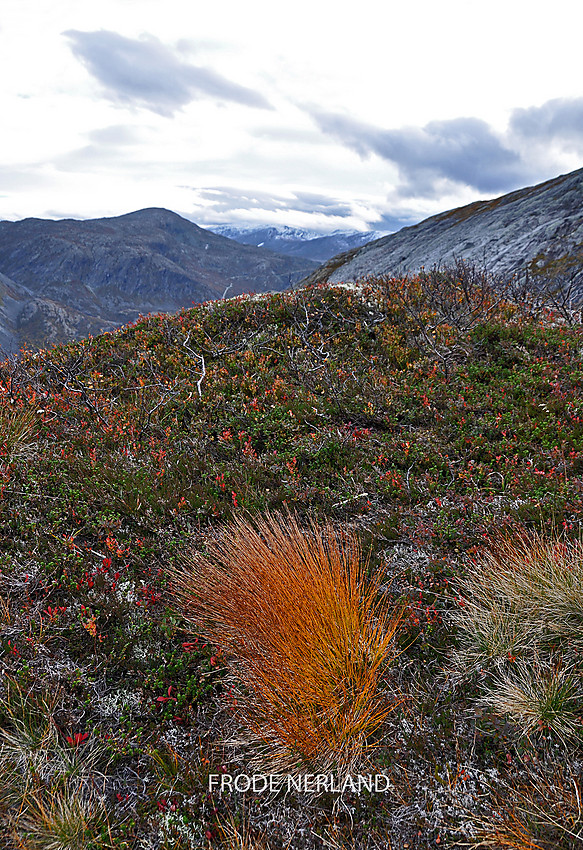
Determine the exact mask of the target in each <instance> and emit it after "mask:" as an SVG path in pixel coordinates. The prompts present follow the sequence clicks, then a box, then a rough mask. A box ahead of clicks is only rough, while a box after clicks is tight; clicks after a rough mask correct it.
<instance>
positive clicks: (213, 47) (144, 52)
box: [0, 0, 583, 231]
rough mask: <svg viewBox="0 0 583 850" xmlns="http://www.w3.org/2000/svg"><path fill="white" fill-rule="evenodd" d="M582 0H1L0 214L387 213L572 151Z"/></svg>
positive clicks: (244, 218)
mask: <svg viewBox="0 0 583 850" xmlns="http://www.w3.org/2000/svg"><path fill="white" fill-rule="evenodd" d="M582 25H583V6H581V4H579V3H578V2H575V0H554V2H553V3H552V4H533V3H532V0H524V2H523V0H489V2H488V3H477V2H473V0H439V2H435V0H408V1H407V2H404V0H399V2H395V1H394V0H383V2H381V1H380V0H359V2H357V3H350V4H344V5H342V4H339V3H338V2H337V0H335V2H331V0H294V2H293V3H285V2H279V3H275V2H273V0H270V2H266V1H265V2H264V0H246V2H241V0H214V2H213V3H209V2H204V3H202V2H197V0H99V2H88V0H1V5H0V66H1V67H0V70H1V76H0V106H1V114H2V132H1V133H0V151H1V154H2V155H1V157H0V218H4V219H11V220H14V219H20V218H25V217H28V216H37V217H43V218H63V217H74V218H93V217H98V216H109V215H118V214H122V213H125V212H129V211H131V210H135V209H140V208H143V207H150V206H158V207H166V208H168V209H172V210H174V211H176V212H178V213H180V214H181V215H184V216H186V217H187V218H189V219H191V220H192V221H195V222H197V223H199V224H201V225H203V226H204V225H205V224H213V223H221V222H225V223H231V222H233V223H256V222H257V223H276V224H289V225H292V226H300V227H309V228H314V229H317V230H322V231H326V230H333V229H337V228H341V229H368V228H374V229H378V230H394V229H397V228H398V227H400V226H402V225H403V224H407V223H412V222H415V221H419V220H421V219H422V218H425V217H426V216H428V215H431V214H433V213H436V212H439V211H442V210H445V209H450V208H452V207H455V206H458V205H460V204H463V203H468V202H470V201H474V200H477V199H480V198H488V197H495V196H496V195H500V194H503V193H505V192H508V191H511V190H512V189H516V188H519V187H522V186H526V185H531V184H534V183H538V182H541V181H542V180H545V179H548V178H550V177H554V176H557V175H558V174H561V173H565V172H568V171H571V170H573V169H575V168H579V167H582V166H583V74H582V60H581V45H580V40H581V31H582Z"/></svg>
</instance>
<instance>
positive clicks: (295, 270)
mask: <svg viewBox="0 0 583 850" xmlns="http://www.w3.org/2000/svg"><path fill="white" fill-rule="evenodd" d="M315 265H316V263H315V262H313V261H310V260H307V259H304V258H294V257H289V256H286V255H284V254H276V253H274V252H271V251H268V250H266V249H260V248H257V247H254V246H252V245H240V244H239V243H236V242H234V241H233V240H231V239H227V238H225V237H223V236H220V235H218V234H215V233H212V232H210V231H208V230H205V229H203V228H202V227H199V226H198V225H196V224H194V223H193V222H191V221H189V220H188V219H185V218H183V217H182V216H180V215H179V214H178V213H174V212H171V211H169V210H165V209H163V208H159V207H148V208H145V209H143V210H136V211H134V212H131V213H126V214H124V215H121V216H115V217H108V218H99V219H86V220H78V219H60V220H56V221H54V220H47V219H38V218H26V219H22V220H21V221H17V222H7V221H2V222H0V273H2V275H3V276H4V279H5V283H4V285H5V286H6V287H8V289H10V292H11V293H12V295H9V293H8V290H7V293H6V294H7V296H9V297H10V298H12V301H10V302H9V304H10V310H9V313H8V314H6V316H4V314H3V313H2V312H1V311H0V325H1V327H0V342H1V344H2V346H3V348H4V350H5V351H8V352H11V351H15V350H17V349H18V348H19V347H20V346H21V345H22V344H27V345H32V346H34V347H42V346H43V345H47V344H48V345H50V344H54V343H56V342H64V341H69V340H70V339H76V338H79V337H81V336H86V335H88V334H94V333H99V331H100V330H109V329H111V328H113V327H117V326H119V325H122V324H126V323H127V322H131V321H134V320H135V319H136V318H137V317H138V316H139V315H141V314H145V313H150V312H176V311H178V310H180V309H182V308H183V307H190V306H191V304H192V303H195V302H202V301H208V300H214V299H217V298H221V297H223V296H224V294H225V293H226V292H229V293H230V294H231V295H239V294H242V293H244V292H250V291H257V292H265V291H269V290H282V289H285V288H287V287H288V286H290V285H291V284H293V283H296V282H297V281H299V280H301V279H302V278H303V277H304V276H305V275H306V274H307V273H308V272H310V271H312V270H313V269H314V267H315ZM12 302H14V303H12Z"/></svg>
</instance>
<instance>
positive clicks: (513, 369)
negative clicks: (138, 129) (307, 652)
mask: <svg viewBox="0 0 583 850" xmlns="http://www.w3.org/2000/svg"><path fill="white" fill-rule="evenodd" d="M552 300H553V299H550V300H547V303H546V304H545V303H544V298H543V296H542V294H541V293H540V292H538V293H535V294H534V295H529V293H528V292H522V293H520V292H518V291H517V287H516V285H515V284H512V285H510V286H508V287H507V288H506V289H505V290H501V289H500V287H499V286H498V285H496V283H495V282H492V281H490V280H489V279H488V278H487V276H485V275H484V274H482V273H480V272H478V271H476V270H474V269H471V268H468V267H466V266H463V265H459V266H458V267H457V268H455V269H452V270H448V271H439V270H435V271H433V272H431V273H427V274H423V275H421V276H419V277H414V278H410V279H377V280H370V281H365V282H362V283H361V284H359V285H357V286H345V287H343V286H334V287H328V286H311V287H307V288H305V289H301V290H298V291H296V292H288V293H277V294H273V295H268V296H261V297H257V298H255V297H248V296H246V297H240V298H236V299H231V300H226V301H222V302H213V303H209V304H204V305H199V306H196V307H193V309H191V310H185V311H183V312H182V313H180V314H177V315H176V316H150V317H146V318H144V319H141V320H140V321H138V322H136V323H135V324H134V325H132V326H129V327H127V328H124V329H120V330H119V331H117V332H115V333H107V334H103V335H102V336H99V337H96V338H94V339H87V340H83V341H81V342H78V343H74V344H71V345H67V346H58V347H56V348H53V349H51V350H49V351H42V352H24V353H23V354H22V356H21V357H20V358H13V359H9V360H6V361H5V362H4V363H2V364H1V366H0V532H1V534H2V552H1V554H0V653H1V659H0V663H1V665H2V677H1V680H0V729H1V730H2V732H1V735H0V819H1V820H0V822H1V827H0V830H3V832H1V833H0V834H2V841H3V842H4V844H5V845H6V847H7V848H12V847H15V848H17V847H24V848H28V847H30V848H32V847H35V848H36V847H38V848H45V850H49V848H61V847H62V848H65V847H87V848H93V847H95V848H98V847H107V846H112V847H116V848H121V849H122V850H129V848H140V850H142V849H143V850H147V849H148V848H151V850H158V848H168V850H170V848H178V849H179V850H181V848H183V849H184V850H191V848H209V847H220V846H230V847H237V846H241V847H260V846H270V847H273V848H280V847H289V848H312V847H313V848H320V847H370V848H381V847H382V848H385V847H398V848H400V847H405V846H408V847H409V848H416V847H435V846H454V845H455V846H459V845H460V844H461V845H465V846H472V845H474V846H479V845H480V843H482V846H492V847H497V846H499V847H516V848H525V847H529V848H551V847H553V848H554V847H559V848H571V847H579V846H580V845H581V836H582V832H581V829H582V826H583V824H582V821H581V802H580V801H581V791H582V789H581V780H580V775H581V740H580V735H579V734H578V731H577V730H578V723H579V719H580V704H581V700H580V688H581V662H580V652H581V648H580V622H579V620H580V606H581V594H580V582H581V572H580V570H581V567H580V565H581V544H580V542H579V541H580V539H581V519H582V504H583V502H582V501H581V492H582V486H583V383H582V378H583V361H582V358H581V353H582V351H583V345H582V343H583V340H582V333H581V326H580V324H578V323H577V322H576V321H574V320H572V316H571V313H570V312H569V310H568V309H567V306H566V305H565V304H559V305H558V306H557V301H556V298H555V299H554V301H555V303H554V305H553V304H552V303H551V301H552ZM559 308H560V309H559ZM288 509H289V510H290V511H292V512H293V517H295V519H294V520H293V523H295V525H293V524H292V525H291V526H289V528H288V531H290V536H291V538H292V539H294V538H295V539H296V540H301V539H309V538H310V534H311V535H312V538H311V539H312V540H314V539H316V538H317V534H324V535H325V536H327V539H329V540H331V541H333V540H337V541H341V540H343V539H344V540H350V539H356V538H358V539H359V540H360V541H361V544H362V548H363V551H365V552H368V551H369V549H370V550H371V556H370V561H369V565H368V567H367V570H368V573H369V574H370V576H371V577H372V585H373V586H374V584H375V580H376V582H377V584H378V590H379V596H378V599H377V597H375V600H374V605H373V603H372V597H371V606H372V607H371V608H370V611H371V612H373V613H372V618H373V620H375V618H376V621H377V622H378V621H379V618H380V621H382V618H383V611H385V612H389V611H391V612H393V611H395V612H399V613H400V614H401V621H400V624H399V627H398V628H397V629H396V630H395V633H394V636H393V639H394V644H393V645H392V648H391V652H390V653H389V654H388V655H387V657H386V659H384V660H383V663H382V664H379V665H378V667H375V666H374V664H372V666H371V668H369V669H372V670H374V675H373V683H374V689H375V693H376V694H377V697H378V700H379V702H378V705H379V706H380V705H384V706H385V707H386V706H391V707H392V708H393V710H392V711H388V712H386V714H383V716H382V717H381V718H380V719H382V723H379V725H378V726H377V727H376V728H374V729H371V730H370V731H371V735H370V738H368V737H367V741H368V743H371V744H374V764H375V769H378V770H380V771H382V772H383V773H384V774H386V776H387V777H388V783H389V784H388V790H387V791H386V793H369V792H366V791H364V792H362V793H361V794H353V793H350V791H348V792H346V793H345V794H343V795H342V796H340V797H339V796H338V795H335V794H332V793H322V794H320V795H319V796H313V795H312V796H306V795H302V794H299V793H295V792H293V793H290V794H275V795H273V796H271V795H266V794H261V793H256V794H254V793H252V792H249V793H242V792H238V791H236V790H231V791H229V790H225V791H224V793H222V794H221V793H218V792H216V791H213V792H210V791H209V776H216V775H225V774H228V775H232V776H237V775H241V774H243V773H245V772H249V771H250V770H252V762H253V758H254V756H256V755H257V752H256V750H254V748H253V746H251V745H250V744H249V742H248V741H245V740H243V738H244V735H243V732H244V731H245V729H246V727H245V723H244V722H243V721H244V719H245V715H244V713H243V711H244V709H245V705H244V699H243V698H244V697H245V695H247V697H249V696H250V694H251V692H252V688H249V687H247V690H246V689H245V681H244V676H243V677H241V676H239V678H238V679H237V676H236V673H237V669H236V665H234V664H233V663H232V660H233V659H236V658H239V660H240V661H241V662H245V663H246V664H248V665H251V666H250V667H249V668H248V669H252V670H253V671H255V670H256V669H257V670H259V669H260V667H259V665H257V664H256V666H255V667H253V666H252V665H253V664H254V663H255V662H256V659H255V658H254V656H253V654H252V653H249V655H248V657H247V658H245V656H244V655H243V654H242V653H241V652H240V653H239V655H237V652H236V651H234V650H240V646H241V644H240V642H239V643H238V644H237V646H233V645H232V644H229V643H228V642H226V641H223V645H221V639H220V634H219V631H217V630H216V623H217V619H216V614H217V613H219V614H220V613H221V612H223V615H224V612H225V611H226V610H227V608H225V605H226V604H227V602H228V599H229V598H230V597H229V595H228V594H227V593H226V590H225V588H223V587H220V586H219V584H218V579H219V578H220V575H221V576H225V578H226V577H227V574H228V575H229V576H230V575H231V574H230V573H229V571H228V568H227V562H226V561H225V560H224V559H223V560H222V561H219V562H217V561H216V560H215V561H213V563H215V565H216V564H217V563H219V565H220V571H219V572H220V575H219V573H216V574H215V576H214V578H215V579H216V582H215V585H211V584H208V585H206V586H203V585H201V587H200V594H199V595H198V596H196V597H194V596H193V597H192V598H193V599H195V600H196V599H199V600H204V601H205V604H206V605H207V612H208V613H210V612H211V611H214V614H215V621H214V622H215V626H213V628H214V629H215V630H214V631H213V630H212V629H210V627H209V628H207V629H206V631H205V628H201V626H203V625H204V624H203V623H202V622H201V621H197V622H198V626H199V632H198V633H195V632H194V631H193V624H192V622H191V623H189V622H188V611H187V610H186V608H185V609H184V610H182V611H181V610H180V608H178V607H177V605H176V599H175V598H174V597H173V594H172V584H171V582H170V577H171V575H172V573H173V572H175V571H176V569H178V568H179V565H180V563H181V557H182V555H183V553H184V552H185V551H191V552H193V553H196V555H195V557H196V558H197V559H201V558H202V559H203V560H197V563H198V564H199V565H202V564H203V561H204V559H205V558H207V555H210V554H212V550H213V545H215V544H216V545H219V543H218V541H220V540H223V541H224V540H228V539H229V534H232V533H233V532H232V529H237V528H238V529H239V532H237V533H242V532H241V529H242V528H243V527H244V528H247V529H248V530H249V529H252V528H255V529H257V528H258V527H261V526H260V524H261V522H264V521H267V520H266V518H267V517H269V516H270V514H271V515H273V516H275V515H280V516H290V515H288V514H286V511H287V510H288ZM241 523H242V524H243V525H241ZM258 523H259V526H258ZM229 529H231V531H229ZM327 529H328V531H327ZM318 530H319V531H318ZM280 531H281V534H280V537H282V541H283V540H284V539H285V534H284V531H283V527H282V526H281V524H280ZM306 535H307V537H306ZM314 535H316V537H315V536H314ZM343 535H344V536H343ZM235 537H236V536H235ZM232 542H236V540H235V539H234V538H232ZM229 545H231V544H229ZM332 545H334V544H332ZM204 563H205V564H206V561H204ZM529 565H530V566H529ZM249 567H250V570H249V571H248V572H247V573H244V575H245V576H250V575H251V572H252V571H253V569H254V568H255V567H254V565H253V564H252V563H250V564H249ZM502 567H503V568H504V569H502ZM504 570H505V571H504ZM529 570H530V571H529ZM211 587H214V588H215V590H216V593H215V594H214V595H212V594H211V593H210V592H209V588H211ZM203 591H204V592H203ZM205 593H206V596H205ZM537 600H538V601H537ZM381 601H382V604H383V605H385V606H386V608H382V606H381V607H380V608H378V607H375V606H377V605H381ZM213 606H214V608H213ZM217 606H218V607H217ZM561 606H562V607H561ZM559 609H560V615H558V616H555V613H556V612H557V611H559ZM249 610H252V609H251V608H250V609H249ZM553 612H554V613H553ZM199 613H204V612H199ZM274 614H275V612H274ZM507 614H510V616H506V615H507ZM196 616H197V618H198V614H197V615H196ZM225 622H226V621H225V620H224V619H223V624H224V623H225ZM391 622H392V621H391V620H390V618H389V619H386V620H385V629H384V631H383V634H388V633H390V631H391V629H392V625H391ZM219 624H220V618H219ZM509 624H511V625H512V624H513V625H512V628H511V627H510V626H509ZM207 625H208V624H207ZM373 631H374V630H373ZM213 641H216V643H213ZM255 645H257V644H255ZM380 645H381V647H382V645H383V644H382V641H381V644H380ZM488 647H489V648H488ZM492 647H494V649H495V651H494V650H493V649H492ZM381 654H382V653H381ZM267 661H268V662H269V663H271V661H270V659H269V658H267ZM385 662H389V663H385ZM302 663H304V662H302ZM268 669H269V668H268ZM269 672H270V675H271V672H272V671H271V670H270V671H269ZM258 675H259V674H258ZM371 675H372V674H371ZM308 679H309V676H308ZM235 680H236V681H235ZM265 681H266V682H269V681H270V679H269V677H268V678H266V679H265ZM249 684H250V683H249V681H248V682H247V686H249ZM251 684H255V682H252V683H251ZM286 687H287V686H286ZM237 689H238V691H239V692H238V693H237ZM256 693H257V692H256ZM284 693H285V689H282V690H281V692H279V693H278V694H277V697H278V698H280V697H281V696H282V695H283V694H284ZM239 697H241V698H242V701H241V705H235V701H238V699H239ZM250 705H251V703H249V706H250ZM250 717H251V715H248V718H247V719H249V718H250ZM263 719H265V716H264V717H263ZM375 722H376V721H375ZM248 725H249V724H248ZM248 731H249V729H248V728H247V732H248ZM237 740H238V741H239V743H233V741H237ZM229 742H231V743H229ZM306 755H308V756H309V753H308V754H307V753H306V752H304V753H303V758H304V760H306V761H309V757H308V758H306ZM456 843H457V844H456Z"/></svg>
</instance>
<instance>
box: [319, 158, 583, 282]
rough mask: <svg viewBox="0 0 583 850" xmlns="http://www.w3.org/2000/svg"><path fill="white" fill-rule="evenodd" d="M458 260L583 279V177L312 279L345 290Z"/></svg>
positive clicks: (424, 227)
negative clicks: (355, 284) (360, 282)
mask: <svg viewBox="0 0 583 850" xmlns="http://www.w3.org/2000/svg"><path fill="white" fill-rule="evenodd" d="M455 259H463V260H467V261H469V262H472V263H475V264H476V265H479V266H481V267H485V268H486V269H487V270H488V271H490V272H493V273H495V274H499V275H509V274H512V273H515V272H521V271H526V270H528V271H529V273H530V274H531V275H540V276H546V277H550V278H554V277H560V276H561V275H569V274H571V273H572V272H578V271H579V270H580V271H581V273H582V278H583V169H579V170H578V171H573V172H571V173H570V174H565V175H562V176H561V177H557V178H555V179H553V180H548V181H547V182H545V183H541V184H539V185H537V186H532V187H529V188H526V189H520V190H519V191H517V192H511V193H510V194H508V195H503V196H502V197H500V198H495V199H494V200H490V201H477V202H475V203H473V204H469V205H468V206H465V207H459V208H458V209H454V210H450V211H449V212H445V213H440V214H439V215H435V216H432V217H431V218H428V219H426V220H425V221H422V222H421V223H420V224H416V225H413V226H412V227H405V228H403V229H402V230H399V231H398V232H397V233H392V234H390V235H389V236H385V237H383V238H382V239H378V240H376V241H374V242H371V243H369V244H368V245H366V246H364V247H363V248H361V249H360V250H357V251H356V252H354V251H353V252H350V255H347V256H344V257H343V256H342V255H340V256H338V257H336V258H334V259H333V260H332V261H330V262H329V263H328V264H327V265H326V267H324V268H322V270H318V271H317V272H316V273H315V274H314V275H313V276H312V277H313V278H315V279H318V280H329V281H330V282H334V283H339V282H342V281H349V280H350V281H354V280H358V279H361V278H363V277H367V276H369V275H399V274H404V273H406V272H416V271H419V269H421V268H422V267H425V268H426V269H430V268H431V267H433V266H434V265H447V264H448V263H451V262H453V261H454V260H455ZM581 290H583V281H582V283H581V285H580V291H581Z"/></svg>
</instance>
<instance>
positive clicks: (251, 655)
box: [174, 513, 400, 772]
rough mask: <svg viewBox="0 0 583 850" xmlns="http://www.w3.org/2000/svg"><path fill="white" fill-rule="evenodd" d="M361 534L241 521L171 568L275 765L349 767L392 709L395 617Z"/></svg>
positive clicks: (265, 757) (271, 520) (277, 519)
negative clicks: (388, 687)
mask: <svg viewBox="0 0 583 850" xmlns="http://www.w3.org/2000/svg"><path fill="white" fill-rule="evenodd" d="M380 580H381V575H380V573H379V572H377V573H376V574H375V575H373V576H372V577H369V576H368V575H367V561H366V559H365V558H363V556H362V553H361V551H360V546H359V543H358V539H357V537H356V536H355V535H354V534H353V533H351V532H344V533H342V534H339V533H336V532H335V531H334V529H333V528H332V526H331V524H329V523H328V524H325V525H323V526H321V527H318V526H317V525H316V524H315V523H314V522H312V523H309V524H308V526H307V529H306V530H305V531H304V530H303V529H302V528H301V526H300V523H299V520H298V518H297V517H296V516H295V515H293V514H291V513H286V514H266V515H264V516H262V517H260V518H258V519H255V520H250V519H247V518H241V517H238V518H236V519H235V520H234V522H233V524H232V525H231V526H230V527H229V528H228V529H227V530H226V531H224V532H223V534H222V535H221V536H220V537H218V538H215V539H213V540H211V541H210V543H209V544H208V548H207V552H206V553H205V554H202V553H199V552H195V553H193V554H192V555H191V556H189V557H188V558H187V559H186V562H185V569H184V570H183V571H181V572H180V573H175V575H174V594H175V598H176V600H177V602H178V603H179V605H180V606H181V607H182V608H183V610H184V612H185V615H186V618H187V620H188V622H189V623H190V624H191V625H192V627H193V628H194V629H195V630H196V631H197V632H198V633H199V634H201V635H203V636H204V637H205V638H207V639H208V640H210V641H211V642H212V643H213V644H214V645H216V646H217V647H219V648H220V649H221V650H222V651H223V652H224V653H225V656H226V657H227V659H228V664H229V667H230V669H231V671H232V672H233V673H234V674H235V675H236V676H237V678H238V679H239V680H240V681H241V682H242V684H243V686H244V694H243V697H242V700H241V701H240V703H239V714H240V718H241V720H242V722H243V724H244V725H245V726H246V728H247V729H248V731H249V732H251V733H252V735H253V737H254V738H255V739H256V741H257V742H259V743H260V744H261V745H262V746H261V751H260V756H259V761H260V762H261V763H263V764H269V765H270V766H271V767H276V768H277V769H278V770H280V771H283V770H287V771H293V770H295V769H299V768H301V767H302V766H303V767H305V766H306V765H311V766H313V767H317V768H318V769H319V770H321V771H328V770H338V771H340V772H343V771H350V770H352V769H354V768H355V767H357V766H358V764H359V763H360V761H361V760H362V758H363V756H364V755H365V753H366V751H367V748H368V742H369V739H370V736H371V735H372V734H373V733H374V732H375V730H377V729H378V727H379V726H380V725H381V724H382V722H383V720H384V719H385V718H386V717H387V715H388V714H389V712H390V711H391V710H392V709H393V708H394V706H395V698H394V695H391V696H390V697H387V696H386V695H385V694H383V692H382V687H381V681H382V672H383V669H384V666H385V665H386V663H387V662H388V661H389V660H390V659H391V657H392V655H393V642H392V641H393V636H394V634H395V631H396V629H397V627H398V625H399V620H400V615H399V612H397V611H395V610H394V607H393V606H391V605H390V604H388V603H386V602H383V601H382V599H381V600H380V601H379V583H380Z"/></svg>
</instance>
